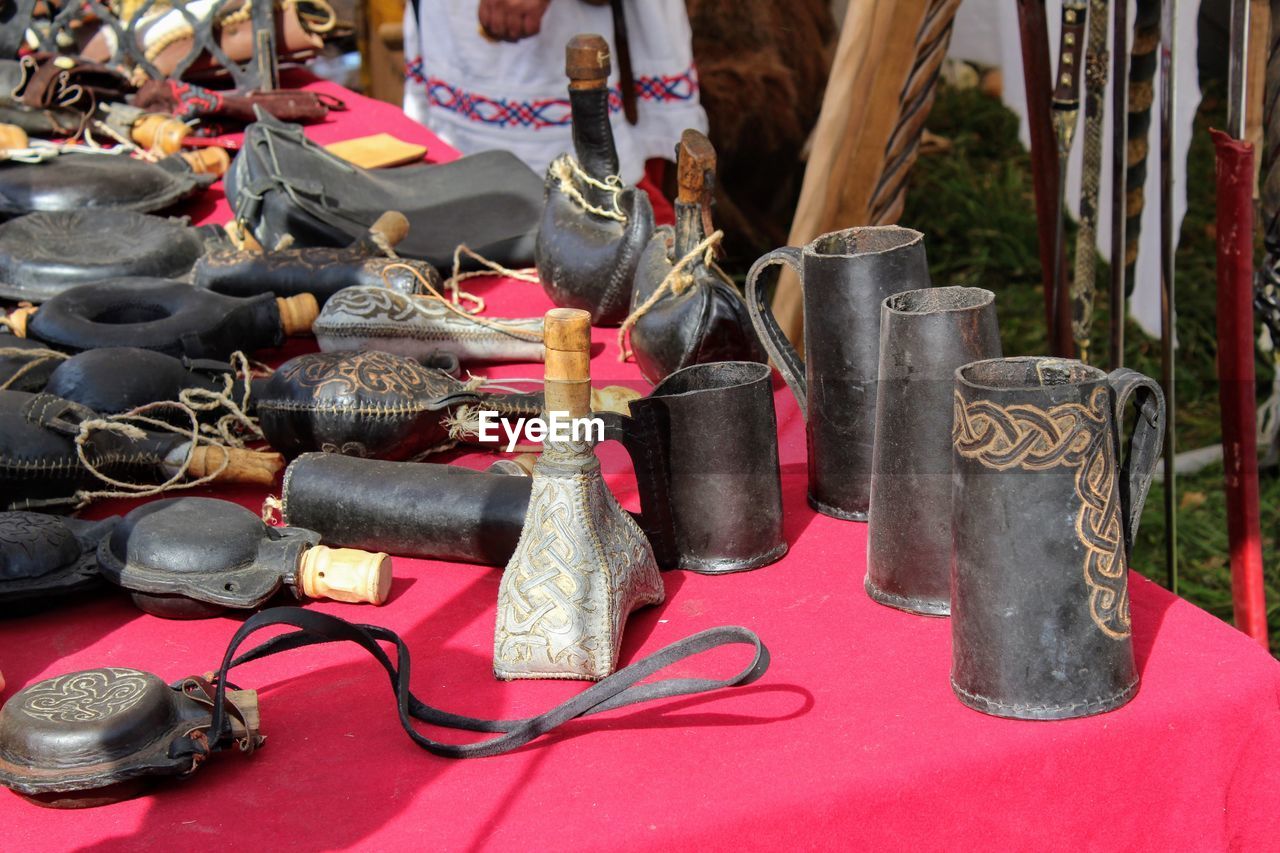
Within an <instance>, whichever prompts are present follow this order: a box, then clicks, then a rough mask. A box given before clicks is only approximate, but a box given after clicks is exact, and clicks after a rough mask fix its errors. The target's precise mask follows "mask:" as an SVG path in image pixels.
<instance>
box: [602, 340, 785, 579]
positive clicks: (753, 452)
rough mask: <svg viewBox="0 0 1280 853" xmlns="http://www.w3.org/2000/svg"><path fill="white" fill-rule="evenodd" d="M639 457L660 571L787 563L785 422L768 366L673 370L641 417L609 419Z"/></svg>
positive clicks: (611, 431) (636, 412) (644, 522)
mask: <svg viewBox="0 0 1280 853" xmlns="http://www.w3.org/2000/svg"><path fill="white" fill-rule="evenodd" d="M600 417H602V418H604V420H605V436H606V437H607V438H618V439H619V440H621V441H622V443H623V445H624V446H625V447H626V448H627V452H628V453H629V454H630V455H631V458H632V460H633V463H634V465H635V470H636V482H637V484H638V486H639V489H640V494H641V497H642V499H643V498H646V497H651V499H648V500H642V502H641V508H642V510H643V514H642V517H641V518H640V519H639V521H640V526H641V527H642V528H643V529H644V531H645V534H646V535H647V536H648V538H649V542H650V544H651V545H652V546H653V550H654V554H655V555H656V556H657V559H658V565H660V566H662V567H663V568H664V569H665V568H680V569H686V570H688V571H691V572H700V573H703V574H724V573H727V572H741V571H746V570H748V569H757V568H760V567H761V566H767V565H769V564H770V563H773V562H776V561H778V560H780V559H782V556H783V555H784V554H786V553H787V542H786V540H785V539H784V538H783V536H782V483H781V477H780V474H779V470H778V421H777V416H776V415H775V413H774V408H773V387H772V383H771V382H770V371H769V367H768V365H765V364H760V363H757V362H751V361H719V362H712V363H710V364H695V365H693V366H691V367H686V368H683V369H682V370H677V371H676V372H675V373H672V374H671V375H670V376H668V377H667V378H666V379H664V380H662V382H660V383H658V385H657V387H655V388H654V389H653V393H651V394H650V395H649V396H647V397H642V398H640V399H639V400H632V401H631V417H629V418H626V417H620V416H618V415H613V414H605V415H601V416H600Z"/></svg>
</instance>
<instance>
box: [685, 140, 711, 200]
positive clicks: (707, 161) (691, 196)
mask: <svg viewBox="0 0 1280 853" xmlns="http://www.w3.org/2000/svg"><path fill="white" fill-rule="evenodd" d="M715 174H716V149H715V148H713V147H712V146H711V140H710V139H707V137H706V136H704V135H703V134H701V133H699V132H698V131H696V130H686V131H685V132H684V133H682V134H680V144H679V145H677V146H676V180H677V183H678V184H679V187H680V188H679V191H678V192H677V194H676V200H677V201H682V202H684V203H685V204H701V203H702V202H703V201H704V200H705V199H706V197H707V195H708V193H709V191H710V190H711V188H712V186H713V182H714V180H715Z"/></svg>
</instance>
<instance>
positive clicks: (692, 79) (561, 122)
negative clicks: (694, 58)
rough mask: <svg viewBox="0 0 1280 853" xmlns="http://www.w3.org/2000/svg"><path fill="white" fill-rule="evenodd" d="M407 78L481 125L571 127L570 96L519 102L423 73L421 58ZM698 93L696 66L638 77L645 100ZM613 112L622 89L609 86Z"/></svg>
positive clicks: (436, 102)
mask: <svg viewBox="0 0 1280 853" xmlns="http://www.w3.org/2000/svg"><path fill="white" fill-rule="evenodd" d="M404 74H405V79H406V80H409V81H411V82H414V83H419V84H421V85H423V86H426V88H427V102H428V103H429V104H430V105H431V106H433V107H438V108H440V109H444V110H449V111H450V112H454V113H457V114H458V115H460V116H462V117H463V118H467V119H470V120H471V121H476V122H480V123H482V124H489V125H497V126H500V127H528V128H533V129H535V130H536V129H538V128H543V127H568V126H569V125H570V124H572V122H573V116H572V114H571V112H570V110H569V99H568V98H547V99H544V100H540V101H517V100H512V99H510V98H490V97H486V96H484V95H481V94H478V93H476V92H468V91H467V90H465V89H463V88H461V87H458V86H454V85H452V84H450V83H448V82H446V81H444V80H441V79H440V78H439V77H428V76H426V75H425V74H424V73H423V70H422V60H420V59H419V60H415V61H412V62H406V63H405V71H404ZM697 94H698V75H697V73H696V72H695V71H694V69H693V66H689V68H688V70H686V71H685V72H684V73H682V74H673V75H658V76H652V77H638V78H637V79H636V97H638V98H639V99H640V100H643V101H655V102H657V103H669V102H674V101H691V100H693V99H694V98H695V97H697ZM609 110H610V112H615V113H616V112H621V111H622V91H621V90H620V89H619V88H618V87H617V86H611V87H610V89H609Z"/></svg>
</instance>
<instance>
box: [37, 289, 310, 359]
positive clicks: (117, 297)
mask: <svg viewBox="0 0 1280 853" xmlns="http://www.w3.org/2000/svg"><path fill="white" fill-rule="evenodd" d="M304 297H305V299H304ZM308 301H309V304H303V303H306V302H308ZM295 308H298V309H300V315H299V314H295V313H294V312H293V309H295ZM315 310H316V307H315V300H314V299H312V298H311V297H309V296H305V295H304V296H298V297H293V298H292V299H290V300H283V299H277V298H276V297H274V296H272V295H271V294H269V293H268V294H263V295H261V296H255V297H250V298H246V299H237V298H236V297H234V296H223V295H222V294H220V293H212V292H210V291H208V290H200V289H198V288H194V287H191V286H190V285H188V284H183V283H182V282H177V281H167V280H164V279H115V280H112V281H104V282H102V283H101V284H97V285H86V286H82V287H75V288H72V289H70V290H67V291H65V292H63V293H60V294H58V295H57V296H55V297H53V298H52V299H50V300H49V301H48V302H46V303H45V304H44V305H42V306H40V310H39V311H37V312H36V314H35V315H34V316H33V317H32V318H31V320H30V322H29V323H28V331H27V334H28V337H31V338H35V339H36V340H40V341H44V342H45V343H47V344H50V345H52V346H55V347H58V348H60V349H65V350H67V351H69V352H81V351H84V350H90V349H98V348H100V347H121V346H133V347H141V348H142V349H150V350H155V351H156V352H161V353H165V354H166V355H171V356H175V357H177V356H186V357H188V358H215V359H225V358H227V357H228V356H229V355H231V353H233V352H235V351H237V350H240V351H242V352H246V353H247V352H253V351H255V350H258V349H263V348H265V347H278V346H280V345H281V344H282V343H284V339H285V335H286V332H287V331H288V332H300V331H305V330H307V329H309V328H310V321H311V319H312V318H314V316H315ZM308 314H309V316H307V315H308ZM286 323H288V324H289V326H288V327H286Z"/></svg>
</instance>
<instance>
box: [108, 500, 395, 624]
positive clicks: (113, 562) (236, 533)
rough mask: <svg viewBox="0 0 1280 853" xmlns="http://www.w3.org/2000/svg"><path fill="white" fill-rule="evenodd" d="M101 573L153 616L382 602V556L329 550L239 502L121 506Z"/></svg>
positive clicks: (387, 583)
mask: <svg viewBox="0 0 1280 853" xmlns="http://www.w3.org/2000/svg"><path fill="white" fill-rule="evenodd" d="M98 566H99V568H100V569H101V571H102V574H103V575H104V576H105V577H106V578H107V580H109V581H111V582H112V583H114V584H117V585H118V586H121V587H124V588H125V589H126V590H128V591H129V592H130V594H131V595H132V597H133V600H134V602H135V603H136V604H137V605H138V606H139V607H141V608H142V609H143V610H145V611H147V612H148V613H151V614H153V615H156V616H164V617H167V618H173V619H194V618H202V617H205V616H214V615H217V614H219V613H221V612H222V611H223V610H224V609H250V608H256V607H260V606H262V605H263V604H265V603H266V602H267V600H268V599H270V598H271V597H272V596H274V595H275V594H276V593H277V592H279V591H280V590H281V589H283V588H285V587H288V588H289V589H290V590H291V591H292V592H293V593H294V594H295V595H296V596H297V597H299V598H303V597H311V598H321V597H323V598H331V599H334V600H336V601H346V602H359V601H363V602H368V603H372V604H382V603H383V602H384V601H386V599H387V595H388V593H389V591H390V589H391V560H390V558H388V557H387V555H386V554H371V553H367V552H364V551H355V550H351V549H338V550H335V549H330V548H326V547H325V546H323V545H321V544H320V537H319V536H318V535H317V534H315V533H313V532H312V531H310V530H304V529H302V528H297V527H269V526H267V525H266V524H263V523H262V519H260V518H259V517H258V516H257V515H256V514H254V513H252V512H250V511H249V510H247V509H245V508H244V507H242V506H240V505H239V504H236V503H232V502H230V501H220V500H215V499H213V498H168V499H165V500H159V501H152V502H151V503H148V504H144V505H143V506H140V507H138V508H137V509H135V510H133V511H132V512H130V513H129V514H128V515H126V516H125V517H124V519H123V520H121V522H120V523H119V524H118V525H117V526H116V528H115V530H114V531H112V533H111V535H110V536H109V537H107V538H106V539H103V540H102V542H101V544H100V545H99V546H98Z"/></svg>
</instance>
